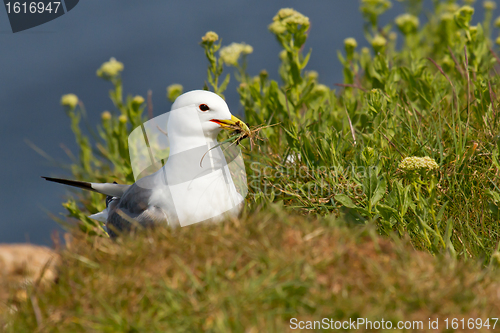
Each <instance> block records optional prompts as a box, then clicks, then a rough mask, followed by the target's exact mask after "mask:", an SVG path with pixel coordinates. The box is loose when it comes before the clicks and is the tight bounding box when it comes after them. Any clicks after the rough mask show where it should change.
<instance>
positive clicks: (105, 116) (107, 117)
mask: <svg viewBox="0 0 500 333" xmlns="http://www.w3.org/2000/svg"><path fill="white" fill-rule="evenodd" d="M101 119H102V120H104V121H107V120H110V119H111V112H109V111H104V112H103V113H101Z"/></svg>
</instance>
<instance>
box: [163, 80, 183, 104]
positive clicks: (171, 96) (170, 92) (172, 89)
mask: <svg viewBox="0 0 500 333" xmlns="http://www.w3.org/2000/svg"><path fill="white" fill-rule="evenodd" d="M183 90H184V88H183V87H182V85H180V84H178V83H176V84H171V85H169V86H168V87H167V98H168V100H169V101H170V102H173V101H175V100H176V99H177V97H179V96H180V95H182V92H183Z"/></svg>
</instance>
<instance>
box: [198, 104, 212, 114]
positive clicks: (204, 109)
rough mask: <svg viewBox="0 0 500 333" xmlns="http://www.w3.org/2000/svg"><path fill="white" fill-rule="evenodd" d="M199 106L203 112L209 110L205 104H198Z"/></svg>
mask: <svg viewBox="0 0 500 333" xmlns="http://www.w3.org/2000/svg"><path fill="white" fill-rule="evenodd" d="M199 108H200V110H201V111H203V112H205V111H208V110H210V108H209V107H208V105H206V104H200V106H199Z"/></svg>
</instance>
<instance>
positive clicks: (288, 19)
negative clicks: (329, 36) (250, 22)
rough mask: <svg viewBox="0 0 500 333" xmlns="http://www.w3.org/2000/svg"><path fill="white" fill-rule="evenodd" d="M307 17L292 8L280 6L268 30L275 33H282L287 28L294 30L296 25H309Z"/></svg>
mask: <svg viewBox="0 0 500 333" xmlns="http://www.w3.org/2000/svg"><path fill="white" fill-rule="evenodd" d="M309 24H310V23H309V18H308V17H307V16H304V15H302V14H301V13H299V12H298V11H296V10H294V9H292V8H282V9H280V10H279V11H278V13H277V14H276V15H275V16H274V17H273V22H272V23H271V24H270V25H269V27H268V28H269V30H270V31H271V32H272V33H274V34H276V35H279V34H282V33H284V32H285V31H287V30H288V29H290V30H294V29H297V27H298V26H302V27H309Z"/></svg>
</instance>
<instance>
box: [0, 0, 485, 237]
mask: <svg viewBox="0 0 500 333" xmlns="http://www.w3.org/2000/svg"><path fill="white" fill-rule="evenodd" d="M394 2H395V4H394V8H393V9H391V11H390V12H389V13H387V14H386V15H384V17H383V21H384V22H389V21H390V20H391V19H392V18H394V17H395V16H396V15H397V14H398V13H401V12H402V6H401V5H400V4H399V3H397V2H396V1H394ZM358 5H359V2H358V1H355V0H315V1H309V2H306V1H283V0H280V1H278V0H275V1H265V0H253V1H241V0H239V1H237V0H224V1H194V0H193V1H175V2H174V1H152V0H150V1H138V0H136V1H132V0H106V1H99V0H82V1H80V3H79V4H78V5H77V6H76V7H75V8H74V9H73V10H71V11H70V12H68V13H67V14H65V15H63V16H62V17H60V18H58V19H56V20H54V21H51V22H48V23H46V24H44V25H41V26H39V27H36V28H33V29H30V30H26V31H24V32H20V33H16V34H13V33H12V32H11V29H10V26H9V24H8V19H7V14H6V11H5V10H4V8H0V124H1V125H0V142H1V144H0V157H1V159H0V161H1V162H0V186H1V188H2V191H1V194H0V211H1V216H0V242H25V241H29V242H31V243H36V244H50V243H51V240H50V235H51V233H52V232H53V231H54V230H61V229H60V227H59V226H58V225H57V223H56V222H54V221H53V220H52V219H51V218H50V217H48V215H47V211H48V212H52V213H54V214H56V215H59V214H61V213H64V210H63V208H62V207H61V202H62V201H63V199H64V197H65V196H66V195H68V194H69V193H71V192H70V191H69V190H68V188H67V187H64V186H62V185H58V184H52V183H48V182H46V181H44V180H43V179H41V178H40V176H42V175H43V176H66V177H68V176H69V173H67V172H65V171H64V170H62V169H61V168H59V167H57V166H55V165H53V164H51V163H49V162H48V161H47V160H46V159H44V158H43V157H41V156H40V155H39V154H37V153H36V152H35V151H34V150H33V149H32V148H30V147H29V146H28V145H27V144H26V142H25V140H29V141H31V142H33V143H34V144H36V145H37V146H38V147H39V148H41V149H43V150H44V151H45V152H46V153H47V154H49V155H50V156H52V157H53V158H55V159H56V160H58V161H60V162H63V163H64V162H65V163H67V162H69V158H68V157H67V156H66V154H65V153H64V151H63V149H62V148H61V145H65V146H67V147H68V148H69V149H71V150H72V151H73V152H76V144H75V142H74V137H73V134H72V132H71V130H70V128H69V121H68V119H67V118H66V116H65V114H64V112H63V109H62V108H61V106H60V105H59V101H60V97H61V95H62V94H66V93H75V94H76V95H78V97H79V98H80V99H81V100H82V101H83V103H84V104H85V106H86V109H87V112H88V116H89V120H90V123H91V125H92V126H95V124H97V123H98V122H99V119H100V114H101V112H103V111H104V110H111V109H112V108H113V106H112V103H111V101H110V100H109V98H108V96H107V92H108V90H109V89H110V84H109V83H108V82H105V81H103V80H101V79H99V78H97V77H96V75H95V72H96V70H97V68H98V67H99V66H100V65H101V64H102V63H103V62H104V61H107V60H109V58H110V57H115V58H116V59H118V60H119V61H121V62H123V63H124V64H125V71H124V73H123V81H124V92H125V93H130V94H133V95H136V94H140V95H142V96H146V93H147V91H148V90H149V89H151V90H152V91H153V104H154V114H155V115H158V114H160V113H163V112H165V111H167V110H168V109H169V108H170V103H169V102H168V101H167V100H166V98H165V88H166V87H167V86H168V85H169V84H172V83H180V84H182V85H183V86H184V88H185V90H192V89H200V88H201V87H202V86H203V82H204V80H205V76H206V60H205V58H204V54H203V50H202V49H201V47H200V46H199V45H198V42H199V41H200V39H201V36H203V35H204V34H205V32H206V31H208V30H213V31H216V32H217V33H218V34H219V36H220V37H222V40H223V45H227V44H229V43H231V42H246V43H248V44H250V45H252V46H253V47H254V53H253V54H251V55H250V56H249V57H248V68H249V72H250V74H253V75H256V74H258V73H259V71H260V70H261V69H267V70H268V72H269V73H270V75H271V77H272V78H275V79H277V77H278V75H277V68H278V63H279V61H278V53H279V51H280V49H279V47H278V43H277V42H276V41H275V39H274V36H273V35H272V34H271V33H270V32H269V31H268V30H267V25H268V24H269V23H270V22H271V20H272V17H273V16H274V15H275V14H276V12H277V11H278V10H279V9H280V8H282V7H293V8H294V9H296V10H299V11H300V12H302V13H303V14H305V15H306V16H308V17H309V18H310V20H311V22H312V26H311V32H310V38H309V40H308V42H307V44H306V49H309V48H312V50H313V53H312V57H311V60H310V63H309V65H308V69H311V70H316V71H318V72H319V73H320V76H319V81H320V82H321V83H324V84H326V85H329V86H333V84H334V83H339V82H342V73H341V67H340V65H339V62H338V60H337V50H339V49H342V48H343V40H344V38H346V37H354V38H356V39H357V40H358V43H359V45H360V46H365V45H367V43H366V42H365V41H364V37H363V28H362V19H361V14H360V13H359V11H358ZM476 16H479V18H481V17H482V14H481V13H479V12H478V13H477V14H476ZM235 85H236V84H235V82H234V79H233V81H232V83H231V85H230V86H229V89H228V91H227V93H226V98H227V101H228V104H229V107H230V109H231V110H232V111H233V113H235V114H241V106H240V105H239V103H238V96H237V94H236V91H235Z"/></svg>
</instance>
